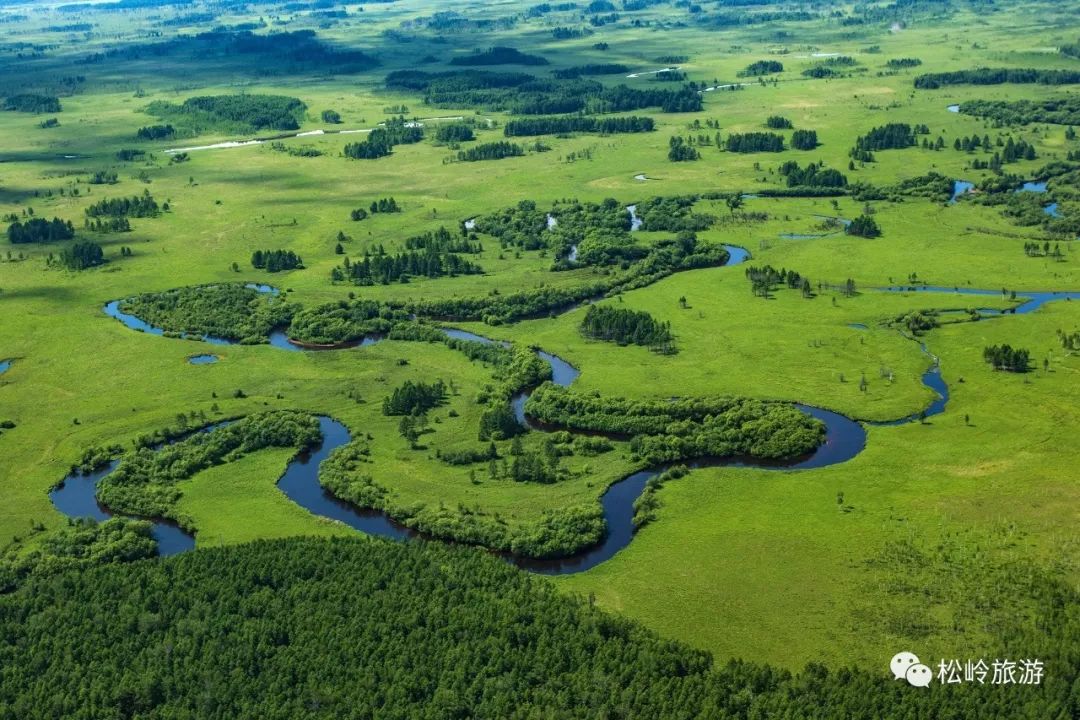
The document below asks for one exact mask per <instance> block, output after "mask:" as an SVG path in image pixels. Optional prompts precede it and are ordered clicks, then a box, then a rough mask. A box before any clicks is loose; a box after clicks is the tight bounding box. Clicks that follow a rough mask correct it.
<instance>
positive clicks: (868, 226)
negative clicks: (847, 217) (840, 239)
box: [844, 215, 881, 238]
mask: <svg viewBox="0 0 1080 720" xmlns="http://www.w3.org/2000/svg"><path fill="white" fill-rule="evenodd" d="M844 232H845V233H847V234H848V235H855V236H856V237H864V238H875V237H878V236H879V235H881V228H880V227H878V224H877V221H876V220H874V218H872V217H871V216H869V215H860V216H859V217H857V218H855V219H854V220H852V221H851V222H850V223H848V224H847V227H845V228H844Z"/></svg>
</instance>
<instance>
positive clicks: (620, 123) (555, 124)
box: [503, 115, 656, 137]
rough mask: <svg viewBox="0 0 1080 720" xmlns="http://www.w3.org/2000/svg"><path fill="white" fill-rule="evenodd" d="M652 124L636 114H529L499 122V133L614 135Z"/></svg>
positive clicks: (645, 128) (643, 129) (649, 128)
mask: <svg viewBox="0 0 1080 720" xmlns="http://www.w3.org/2000/svg"><path fill="white" fill-rule="evenodd" d="M655 126H656V123H655V122H654V121H653V119H652V118H650V117H638V116H636V115H630V116H623V117H600V118H597V117H589V116H586V115H572V116H560V117H533V118H518V119H516V120H510V121H508V122H507V123H506V125H504V126H503V134H504V135H505V136H506V137H521V136H528V135H560V134H564V133H572V132H589V133H599V134H601V135H614V134H616V133H641V132H652V131H653V129H654V128H655Z"/></svg>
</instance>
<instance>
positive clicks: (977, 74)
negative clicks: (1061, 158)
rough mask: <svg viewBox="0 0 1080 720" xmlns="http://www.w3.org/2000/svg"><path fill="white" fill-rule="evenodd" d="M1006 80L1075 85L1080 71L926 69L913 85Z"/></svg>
mask: <svg viewBox="0 0 1080 720" xmlns="http://www.w3.org/2000/svg"><path fill="white" fill-rule="evenodd" d="M1005 83H1012V84H1039V85H1075V84H1076V83H1080V71H1078V70H1042V69H1035V68H977V69H975V70H956V71H953V72H943V73H928V74H926V75H919V76H918V77H916V78H915V87H916V88H919V89H921V90H936V89H938V88H942V87H945V86H946V85H1002V84H1005Z"/></svg>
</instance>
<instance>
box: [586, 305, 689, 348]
mask: <svg viewBox="0 0 1080 720" xmlns="http://www.w3.org/2000/svg"><path fill="white" fill-rule="evenodd" d="M580 330H581V334H582V335H584V336H585V337H588V338H592V339H594V340H604V341H606V342H613V343H618V344H619V345H644V346H647V347H650V348H652V349H654V350H656V351H658V352H663V353H665V354H669V353H672V352H674V346H673V343H674V339H675V338H674V336H673V335H672V334H671V323H670V322H661V321H659V320H657V319H656V318H654V317H653V316H652V315H650V314H649V313H647V312H644V311H641V310H628V309H625V308H618V307H613V306H611V305H590V306H589V309H588V311H586V313H585V317H584V318H583V319H582V321H581V327H580Z"/></svg>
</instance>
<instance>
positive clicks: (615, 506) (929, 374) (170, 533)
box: [0, 206, 1080, 574]
mask: <svg viewBox="0 0 1080 720" xmlns="http://www.w3.org/2000/svg"><path fill="white" fill-rule="evenodd" d="M632 208H633V206H631V207H630V208H628V211H629V212H630V213H631V217H632V218H636V215H635V213H634V209H632ZM725 247H728V249H729V252H731V253H732V254H731V257H730V258H729V260H728V263H727V264H728V265H733V264H737V263H740V262H743V261H745V260H746V259H747V258H748V257H749V253H748V252H747V251H746V250H745V249H743V248H737V247H734V246H725ZM252 287H255V289H258V290H259V291H260V292H267V293H276V292H277V291H276V290H275V289H274V288H272V287H270V286H266V285H263V286H252ZM882 290H884V291H888V292H908V291H914V292H928V293H931V292H933V293H961V294H966V295H976V296H996V295H999V294H1000V291H995V290H978V289H965V288H946V287H935V286H914V287H903V286H896V287H889V288H882ZM1020 296H1021V297H1022V298H1023V302H1022V303H1021V304H1019V305H1018V306H1016V307H1015V308H1014V309H1011V310H1009V312H1015V313H1018V314H1024V313H1029V312H1032V311H1034V310H1036V309H1038V308H1039V307H1042V306H1043V305H1044V304H1046V303H1048V302H1051V301H1055V300H1072V299H1080V292H1054V291H1048V292H1022V293H1020ZM105 311H106V313H108V314H109V315H110V316H112V317H115V318H117V319H118V320H120V321H121V322H123V323H124V324H125V325H127V326H128V327H131V328H133V329H136V330H141V331H143V332H147V333H150V334H154V335H161V334H163V331H162V330H161V329H160V328H155V327H153V326H151V325H149V324H148V323H145V322H143V321H142V320H140V319H139V318H137V317H135V316H133V315H128V314H125V313H122V312H120V310H119V303H118V302H117V301H114V302H112V303H108V304H107V305H106V306H105ZM986 312H991V311H990V310H987V311H986ZM994 312H1000V311H994ZM855 326H858V324H856V325H853V327H855ZM859 327H860V329H861V328H865V326H859ZM444 332H446V334H447V335H448V336H450V337H452V338H458V339H462V340H472V341H476V342H484V343H499V344H502V345H504V346H506V345H509V343H506V342H505V341H497V340H492V339H490V338H486V337H484V336H482V335H477V334H475V333H471V332H467V331H464V330H459V329H453V328H449V329H444ZM280 338H283V340H282V341H281V342H280V343H275V347H283V348H287V349H289V350H294V351H297V350H302V349H304V348H301V347H299V346H298V345H296V344H294V343H292V342H290V341H289V340H288V339H287V338H285V336H284V333H283V332H282V333H281V334H280ZM204 339H205V340H206V341H207V342H211V343H216V344H227V343H229V342H230V341H228V340H224V339H221V338H204ZM381 339H382V338H365V339H364V341H362V342H360V343H358V344H361V345H363V344H372V343H375V342H379V341H381ZM921 348H922V350H923V352H924V353H926V354H927V355H928V356H929V357H931V358H932V360H933V364H932V366H931V367H930V369H929V370H927V371H926V373H924V374H923V376H922V381H923V384H924V385H925V386H926V387H928V388H930V389H931V390H933V391H934V393H935V395H936V399H935V400H934V401H933V402H932V403H931V404H930V405H929V406H928V407H927V408H925V409H924V410H923V411H921V412H919V413H914V414H912V415H909V416H906V417H903V418H899V419H896V420H893V421H888V422H873V423H867V424H869V425H879V426H880V425H902V424H906V423H911V422H916V421H921V420H922V419H924V418H926V417H930V416H932V415H935V414H938V413H941V412H943V411H944V409H945V406H946V404H947V403H948V399H949V389H948V386H947V385H946V384H945V382H944V379H943V378H942V376H941V369H940V365H939V363H938V360H937V358H936V357H934V356H933V355H932V354H931V353H930V352H929V350H928V349H927V348H926V345H925V344H921ZM536 352H537V353H538V355H539V356H540V357H541V358H543V359H544V360H545V361H546V362H547V363H548V364H549V365H550V366H551V370H552V381H553V382H555V383H556V384H558V385H562V386H567V385H570V384H571V383H572V382H573V381H574V380H575V379H576V378H577V377H578V375H579V374H580V372H579V371H578V369H577V368H575V367H573V366H572V365H571V364H570V363H568V362H566V361H565V360H563V359H562V358H560V357H558V356H557V355H553V354H551V353H548V352H544V351H543V350H537V351H536ZM3 369H5V368H4V367H3V364H2V363H0V371H2V370H3ZM528 398H529V391H524V392H521V393H519V394H518V395H516V396H515V397H514V398H513V399H512V404H513V407H514V414H515V417H517V419H518V422H520V423H521V424H523V425H524V426H526V427H529V428H531V429H535V430H540V431H543V430H544V428H543V427H542V426H541V425H539V424H537V423H534V422H532V421H531V420H530V419H529V418H528V417H527V416H526V414H525V403H526V402H527V401H528ZM796 407H798V408H799V409H800V410H801V411H802V412H804V413H806V414H808V415H810V416H812V417H815V418H817V419H818V420H821V421H822V422H823V423H824V424H825V428H826V438H825V442H824V443H823V444H822V445H821V446H819V447H818V448H817V449H816V450H815V451H814V452H812V453H810V454H808V455H806V456H803V457H795V458H786V459H782V460H772V461H769V460H761V459H758V458H748V457H729V458H720V459H700V460H694V461H689V462H685V463H684V464H686V465H688V466H689V467H693V468H700V467H709V466H729V467H754V468H761V469H769V470H774V469H775V470H802V469H811V468H820V467H825V466H828V465H835V464H839V463H844V462H847V461H848V460H850V459H852V458H854V457H855V456H856V455H858V454H859V453H860V452H862V450H863V448H864V447H865V445H866V430H865V427H864V424H863V423H860V422H857V421H855V420H852V419H851V418H848V417H845V416H843V415H840V414H839V413H835V412H832V411H829V410H824V409H821V408H815V407H810V406H808V405H801V404H798V405H796ZM318 420H319V425H320V428H321V430H322V433H323V440H322V443H321V444H320V445H319V446H318V447H317V448H315V449H313V450H311V451H308V452H304V453H301V454H299V455H297V457H295V458H294V459H293V460H292V461H290V462H289V464H288V466H287V468H286V471H285V473H284V474H283V475H282V477H281V478H280V480H279V481H278V488H279V489H280V490H281V491H282V492H283V493H285V495H286V496H288V497H289V498H290V499H292V500H293V501H294V502H296V503H297V504H298V505H300V506H302V507H304V508H306V509H307V510H309V511H310V512H312V513H314V514H316V515H320V516H323V517H327V518H331V519H334V520H338V521H340V522H342V523H345V524H346V525H348V526H350V527H352V528H355V529H357V530H359V531H361V532H364V533H368V534H370V535H378V536H380V537H387V538H392V539H398V540H400V539H407V538H411V537H418V536H419V537H424V536H423V535H422V534H421V533H418V532H416V531H414V530H411V529H409V528H407V527H405V526H403V525H402V524H401V523H398V522H396V521H395V520H394V519H393V518H391V517H389V516H388V515H386V514H385V513H383V512H381V511H377V510H364V509H361V508H357V507H356V506H354V505H352V504H350V503H347V502H344V501H341V500H339V499H337V498H335V497H334V496H333V495H332V494H331V493H329V491H327V490H326V489H325V488H323V487H322V485H320V484H319V477H318V468H319V464H320V463H321V462H322V461H323V460H325V459H326V457H327V456H328V455H329V454H330V453H331V452H333V450H334V449H336V448H338V447H340V446H342V445H344V444H345V443H347V442H349V441H350V440H351V435H350V433H349V430H348V428H346V427H345V426H344V425H342V424H341V423H340V422H339V421H337V420H335V419H333V418H330V417H327V416H319V418H318ZM220 425H221V424H220V423H219V424H217V425H213V426H210V427H209V428H206V431H212V430H213V429H215V428H217V427H219V426H220ZM117 464H118V461H115V460H114V461H112V462H111V463H109V464H107V465H106V466H104V467H102V468H100V469H98V470H97V471H95V472H93V473H89V474H86V475H83V474H81V473H72V474H70V475H68V476H67V477H66V478H65V479H64V480H63V481H62V483H61V484H60V485H59V486H57V487H56V488H55V489H54V490H53V491H52V492H51V493H50V498H51V499H52V501H53V503H54V505H55V506H56V508H57V509H58V510H60V511H61V512H63V513H64V514H66V515H68V516H70V517H92V518H95V519H98V520H103V519H106V518H108V517H110V516H111V515H112V513H111V512H110V511H109V510H108V508H105V507H103V506H101V505H100V504H99V503H98V501H97V494H96V490H97V484H98V482H99V481H100V480H101V479H102V478H104V477H105V476H106V475H108V474H109V473H110V472H112V471H113V470H114V469H115V468H116V465H117ZM670 467H671V465H663V466H660V467H654V468H649V469H645V470H640V471H638V472H634V473H632V474H630V475H628V476H627V477H625V478H623V479H621V480H619V481H617V482H615V483H613V484H612V485H611V486H609V487H608V488H607V490H605V492H604V493H603V495H601V497H600V504H601V507H602V509H603V515H604V520H605V523H606V525H607V533H606V535H605V537H604V539H603V540H602V541H601V542H600V543H599V544H597V545H595V546H593V547H590V548H588V549H586V550H584V551H582V552H580V553H577V554H576V555H573V556H571V557H567V558H560V559H555V560H536V559H531V558H521V557H514V556H510V555H508V554H505V553H504V554H503V555H504V557H506V558H507V559H508V560H510V561H512V562H514V563H515V564H517V565H518V566H520V567H522V568H524V569H526V570H529V571H532V572H538V573H544V574H567V573H575V572H581V571H583V570H588V569H589V568H592V567H595V566H596V565H598V564H600V563H602V562H604V561H605V560H607V559H609V558H611V557H612V556H613V555H615V553H617V552H618V551H619V550H621V549H622V548H624V547H626V546H627V545H628V544H629V543H630V542H631V541H632V540H633V537H634V525H633V515H634V508H633V506H634V502H635V501H636V500H637V498H638V497H640V495H641V493H642V492H643V491H644V489H645V487H646V484H647V483H648V481H649V480H651V479H652V478H654V477H656V476H657V475H659V474H661V473H663V472H665V471H666V470H668V469H669V468H670ZM152 522H153V525H154V536H155V537H156V538H157V539H158V542H159V549H160V553H161V554H162V555H172V554H175V553H178V552H182V551H185V550H189V549H191V548H192V547H194V545H195V539H194V537H193V536H191V535H189V534H187V533H185V532H184V531H183V530H181V529H180V528H178V527H177V526H176V525H174V524H172V523H169V522H167V521H162V520H152Z"/></svg>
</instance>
